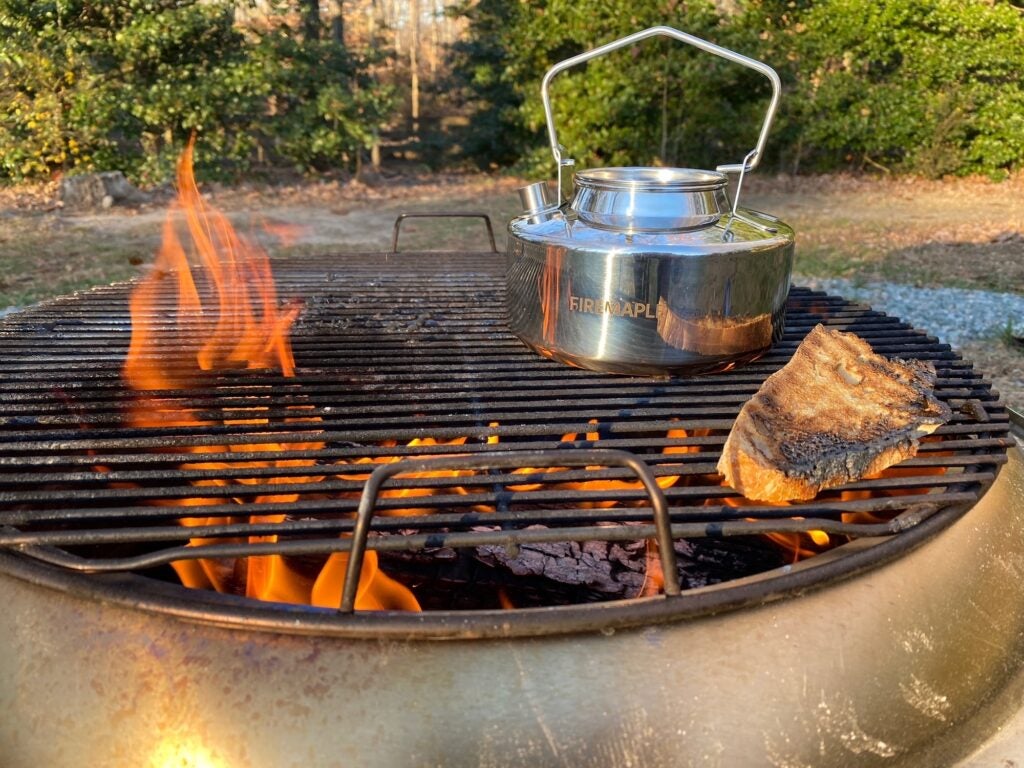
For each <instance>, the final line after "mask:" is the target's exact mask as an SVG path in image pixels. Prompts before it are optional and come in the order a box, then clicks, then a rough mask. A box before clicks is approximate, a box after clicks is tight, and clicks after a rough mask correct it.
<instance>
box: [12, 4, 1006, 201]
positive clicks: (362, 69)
mask: <svg viewBox="0 0 1024 768" xmlns="http://www.w3.org/2000/svg"><path fill="white" fill-rule="evenodd" d="M1022 6H1024V0H889V1H888V2H885V3H878V2H875V1H874V0H718V1H717V2H711V1H710V0H707V1H703V2H702V1H701V0H691V1H689V2H683V1H681V0H542V1H541V2H521V1H520V0H329V1H328V0H324V1H322V2H318V1H317V0H259V1H258V2H257V1H255V0H253V1H249V2H238V0H230V1H229V0H109V1H108V2H86V1H85V0H48V1H43V2H39V1H38V0H0V181H6V182H20V181H23V180H30V179H48V178H53V177H54V176H56V175H59V174H65V173H79V172H84V171H96V170H121V171H124V172H125V173H126V174H127V175H128V176H129V177H130V178H131V179H132V180H133V181H135V182H137V183H139V184H142V185H147V184H160V183H163V182H165V181H167V180H169V179H170V178H171V175H172V169H173V162H174V159H175V158H176V157H177V156H178V154H179V153H180V152H181V149H182V147H183V146H184V144H185V143H186V142H187V141H188V139H189V137H190V136H192V135H193V134H194V135H195V136H196V141H197V164H198V171H199V175H200V176H201V177H205V178H220V179H228V180H231V179H238V178H263V177H266V178H273V177H274V175H275V174H279V173H281V172H282V171H287V172H292V173H293V172H295V171H298V172H300V173H302V174H307V175H325V174H326V175H331V174H335V175H337V174H341V175H346V174H348V175H353V174H355V175H365V174H369V173H373V172H375V171H377V170H379V168H380V167H381V165H382V164H385V165H386V164H388V163H390V162H393V161H398V162H404V163H413V164H415V165H416V166H417V167H422V168H427V169H430V170H459V169H485V170H497V169H511V170H513V171H515V172H519V173H531V174H535V173H537V171H538V169H540V168H546V169H547V172H546V174H545V175H551V170H552V169H551V168H550V167H549V166H550V164H551V158H550V154H549V152H548V150H547V142H546V137H545V135H544V130H545V127H544V119H543V111H542V109H541V105H540V93H539V91H540V87H539V86H540V80H541V77H542V76H543V73H544V72H545V70H546V69H547V68H548V67H550V66H551V65H552V64H554V63H555V62H557V61H559V60H561V59H564V58H567V57H568V56H571V55H574V54H576V53H579V52H581V51H583V50H586V49H588V48H591V47H593V46H596V45H599V44H602V43H604V42H608V41H609V40H611V39H614V38H616V37H619V36H622V35H625V34H628V33H630V32H634V31H636V30H638V29H641V28H643V27H647V26H651V25H654V24H669V25H672V26H675V27H678V28H680V29H682V30H684V31H687V32H690V33H692V34H695V35H697V36H700V37H703V38H705V39H708V40H711V41H713V42H716V43H718V44H721V45H724V46H726V47H730V48H732V49H734V50H736V51H739V52H741V53H744V54H746V55H749V56H752V57H755V58H758V59H761V60H763V61H766V62H767V63H769V64H771V65H772V66H773V67H775V68H776V69H777V70H778V71H779V72H780V74H781V75H782V78H783V81H784V85H785V93H784V98H783V100H782V107H781V110H780V114H779V116H778V119H777V122H776V127H775V129H774V130H773V133H772V136H771V139H770V142H769V145H768V155H767V157H766V158H765V165H764V166H763V167H765V168H768V169H770V170H775V171H778V172H784V173H787V174H792V173H808V172H814V173H818V172H834V171H850V170H852V171H858V170H870V171H872V172H878V173H885V174H911V175H916V176H926V177H933V178H936V177H943V176H966V175H978V174H981V175H985V176H988V177H991V178H993V179H1002V178H1006V177H1008V176H1011V175H1013V174H1015V173H1017V172H1019V171H1020V170H1021V169H1022V168H1024V81H1022V75H1021V73H1022V72H1024V7H1022ZM553 98H554V102H555V107H556V114H557V116H558V126H559V133H560V139H561V141H562V143H563V144H564V145H565V146H566V147H567V148H569V150H570V154H571V155H572V156H574V157H576V158H577V162H578V164H580V165H583V166H587V165H595V164H600V165H619V164H664V165H681V166H690V167H714V166H715V165H717V164H719V163H722V162H738V161H739V160H740V159H741V158H742V157H743V156H744V155H745V154H746V152H747V151H748V150H749V149H750V148H751V147H752V146H753V144H754V141H755V140H756V136H757V131H758V128H759V125H760V121H761V118H762V113H763V110H764V108H765V104H766V99H767V82H766V81H765V80H764V78H762V77H761V76H759V75H757V74H756V73H753V72H749V71H747V70H744V69H742V68H739V67H737V66H735V65H732V64H729V63H728V62H725V61H722V60H719V59H717V58H714V57H710V56H708V55H706V54H701V53H699V52H697V51H694V50H691V49H689V48H688V47H686V46H683V45H680V44H678V43H675V42H673V41H670V40H667V39H666V40H660V39H659V40H651V41H646V42H645V43H642V44H640V45H638V46H636V47H634V48H632V49H630V50H624V51H619V52H617V53H615V54H612V55H610V56H608V57H605V58H602V59H599V60H597V61H595V62H592V63H590V64H589V65H587V66H586V67H583V68H580V69H576V70H572V71H570V72H567V73H564V74H563V75H561V76H559V78H557V79H556V81H555V86H554V88H553Z"/></svg>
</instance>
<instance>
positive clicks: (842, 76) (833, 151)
mask: <svg viewBox="0 0 1024 768" xmlns="http://www.w3.org/2000/svg"><path fill="white" fill-rule="evenodd" d="M766 6H770V4H765V3H759V4H758V5H757V6H755V8H754V9H752V11H751V12H750V16H751V19H748V20H747V23H748V24H749V23H751V21H753V22H754V23H757V22H760V23H761V26H762V27H763V28H764V29H766V30H768V31H769V33H768V35H767V36H766V38H767V39H768V41H767V43H766V48H767V49H768V50H772V51H775V52H776V53H777V54H779V53H781V54H784V55H785V60H786V61H787V62H788V65H787V66H788V68H789V69H790V73H791V77H790V79H791V81H792V83H793V90H792V94H791V99H792V102H793V103H792V105H791V107H790V110H789V112H788V121H789V126H790V128H791V134H792V138H793V139H795V141H797V142H798V144H799V146H801V147H802V148H803V149H802V152H803V153H804V154H806V156H807V157H806V160H808V161H810V162H811V163H812V164H813V165H814V166H817V167H821V168H824V169H830V168H836V167H842V166H844V165H848V164H849V163H851V162H853V163H861V162H865V161H867V162H870V163H877V164H879V165H882V166H885V167H891V168H893V169H896V170H901V171H911V172H914V173H919V174H924V175H928V176H941V175H945V174H969V173H986V174H990V175H995V176H998V175H1002V174H1005V173H1007V172H1009V171H1011V170H1013V169H1019V168H1020V167H1022V166H1024V85H1022V80H1021V73H1022V72H1024V15H1022V14H1021V12H1020V10H1019V9H1017V8H1014V7H1013V6H1011V5H1010V4H1009V3H1007V2H981V1H980V0H973V1H972V2H964V1H963V0H892V1H891V2H886V3H877V2H874V1H873V0H822V1H821V2H817V3H813V4H810V5H809V7H807V8H805V9H795V10H793V9H790V10H789V12H788V13H778V11H776V12H775V13H774V14H772V13H771V12H770V10H769V12H768V13H765V11H766ZM773 37H775V38H777V39H774V40H772V39H771V38H773Z"/></svg>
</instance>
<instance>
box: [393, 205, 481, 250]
mask: <svg viewBox="0 0 1024 768" xmlns="http://www.w3.org/2000/svg"><path fill="white" fill-rule="evenodd" d="M406 219H483V220H484V224H485V225H486V226H487V239H488V240H490V241H491V252H492V253H497V252H498V246H497V245H496V244H495V242H494V227H493V226H491V217H490V216H488V215H487V214H486V213H480V212H476V211H474V212H470V213H461V212H454V211H434V212H424V213H400V214H398V217H397V218H396V219H395V228H394V231H393V233H392V235H391V251H390V252H391V253H398V232H399V230H400V229H401V228H402V222H403V221H405V220H406Z"/></svg>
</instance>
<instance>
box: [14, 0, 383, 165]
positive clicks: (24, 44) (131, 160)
mask: <svg viewBox="0 0 1024 768" xmlns="http://www.w3.org/2000/svg"><path fill="white" fill-rule="evenodd" d="M233 5H234V3H233V2H231V1H230V0H202V1H200V0H111V2H105V3H91V2H84V0H51V1H50V2H33V1H31V0H0V177H3V176H6V177H7V178H11V179H20V178H25V177H31V176H37V177H38V176H45V175H47V174H50V173H52V172H54V171H75V170H92V169H99V170H108V169H120V170H123V171H125V172H126V173H127V174H128V175H129V176H131V177H132V178H133V179H135V180H136V181H141V182H158V181H161V180H165V179H168V178H170V177H171V176H172V172H173V165H174V160H175V158H176V157H177V156H178V155H179V154H180V152H181V149H182V147H183V146H184V144H185V142H186V141H187V140H188V138H189V136H190V135H192V134H193V133H194V134H195V135H196V136H197V147H196V164H197V168H198V170H199V171H200V172H203V171H205V173H206V175H211V174H213V175H232V174H234V173H237V172H239V171H244V170H247V169H249V168H250V167H252V165H253V164H254V163H259V162H266V163H280V162H286V163H288V164H290V165H294V166H297V167H300V168H302V169H306V168H312V167H324V166H330V167H344V166H346V165H352V164H354V160H355V153H356V152H357V151H358V150H359V148H361V147H364V146H368V145H369V142H370V138H369V137H370V136H371V134H372V130H373V128H374V127H375V126H377V125H379V124H380V122H382V121H383V120H384V119H385V117H386V115H387V114H388V112H389V110H390V108H391V101H390V97H389V93H388V92H387V91H386V90H385V89H381V88H375V87H374V86H373V84H372V83H371V82H370V80H369V79H368V77H367V74H366V71H367V62H365V61H363V60H361V59H358V58H356V57H355V56H353V55H351V54H350V53H349V52H348V51H346V50H345V49H343V48H342V47H341V46H339V45H336V44H334V43H333V42H330V41H324V42H321V41H319V40H313V41H309V42H302V41H299V40H297V39H296V37H295V35H294V33H293V32H292V31H291V30H290V29H289V28H288V27H287V26H285V25H283V24H278V25H276V26H270V27H267V28H261V29H249V30H241V29H239V28H238V27H237V26H236V25H235V24H234V13H233Z"/></svg>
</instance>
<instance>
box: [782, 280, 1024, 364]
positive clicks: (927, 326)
mask: <svg viewBox="0 0 1024 768" xmlns="http://www.w3.org/2000/svg"><path fill="white" fill-rule="evenodd" d="M796 282H798V283H800V284H802V285H807V286H809V287H811V288H814V289H817V290H821V291H827V292H828V293H834V294H837V295H839V296H842V297H844V298H847V299H855V300H857V301H861V302H864V303H865V304H870V305H871V306H872V307H873V308H874V309H877V310H879V311H880V312H885V313H886V314H889V315H895V316H896V317H899V318H901V319H903V320H905V321H906V322H908V323H910V324H911V325H913V326H914V327H916V328H919V329H921V330H925V331H928V332H929V333H931V334H933V335H934V336H937V337H938V338H939V339H940V340H942V341H944V342H946V343H948V344H950V345H952V346H954V347H959V346H961V345H963V344H965V343H967V342H970V341H975V340H978V339H991V338H992V337H993V336H996V335H998V334H999V333H1001V332H1002V331H1004V330H1005V329H1006V325H1007V323H1011V324H1012V326H1013V328H1014V329H1015V330H1016V331H1017V333H1021V332H1024V296H1019V295H1017V294H1014V293H994V292H991V291H976V290H967V289H964V288H915V287H914V286H912V285H901V284H899V283H862V284H858V283H856V282H855V281H853V280H847V279H844V278H834V279H818V278H802V279H801V278H798V279H797V281H796Z"/></svg>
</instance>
